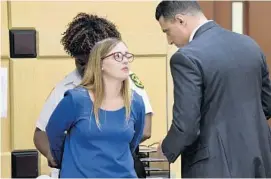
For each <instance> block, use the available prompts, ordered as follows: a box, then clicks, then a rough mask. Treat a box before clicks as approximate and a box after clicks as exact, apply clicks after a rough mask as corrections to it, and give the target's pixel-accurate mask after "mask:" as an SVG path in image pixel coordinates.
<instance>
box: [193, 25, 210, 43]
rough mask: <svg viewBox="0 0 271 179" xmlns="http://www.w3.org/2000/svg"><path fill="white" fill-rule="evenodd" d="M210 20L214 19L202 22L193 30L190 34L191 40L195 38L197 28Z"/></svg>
mask: <svg viewBox="0 0 271 179" xmlns="http://www.w3.org/2000/svg"><path fill="white" fill-rule="evenodd" d="M210 21H213V20H208V21H206V22H204V23H202V24H200V25H199V26H198V27H196V28H195V29H194V30H193V31H192V33H191V35H190V38H189V42H191V41H192V40H193V38H194V36H195V33H196V32H197V30H199V28H200V27H201V26H203V25H204V24H206V23H207V22H210Z"/></svg>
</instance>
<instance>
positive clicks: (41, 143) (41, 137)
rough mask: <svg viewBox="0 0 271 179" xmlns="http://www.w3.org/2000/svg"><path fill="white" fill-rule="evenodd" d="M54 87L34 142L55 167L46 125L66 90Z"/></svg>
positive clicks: (43, 111)
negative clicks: (62, 90)
mask: <svg viewBox="0 0 271 179" xmlns="http://www.w3.org/2000/svg"><path fill="white" fill-rule="evenodd" d="M57 89H58V88H54V89H53V90H52V92H51V93H50V95H49V97H48V98H47V100H46V102H45V104H44V106H43V108H42V111H41V113H40V116H39V118H38V120H37V123H36V129H35V132H34V137H33V142H34V144H35V147H36V148H37V149H38V151H39V152H40V153H41V154H42V155H43V156H44V157H46V158H47V159H48V163H49V166H51V167H55V166H56V164H55V162H54V159H53V157H52V155H51V152H50V150H49V141H48V138H47V135H46V132H45V127H46V126H47V123H48V120H49V118H50V116H51V114H52V112H53V111H54V109H55V107H56V106H57V104H58V103H59V101H60V100H61V99H62V98H63V94H64V92H61V91H59V90H57Z"/></svg>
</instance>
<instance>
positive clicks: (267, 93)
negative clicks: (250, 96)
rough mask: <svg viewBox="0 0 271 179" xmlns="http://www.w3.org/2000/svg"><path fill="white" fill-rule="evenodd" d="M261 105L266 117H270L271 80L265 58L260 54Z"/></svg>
mask: <svg viewBox="0 0 271 179" xmlns="http://www.w3.org/2000/svg"><path fill="white" fill-rule="evenodd" d="M262 59H263V67H262V106H263V111H264V114H265V116H266V118H267V119H269V118H271V82H270V78H269V70H268V66H267V63H266V58H265V56H264V55H263V54H262Z"/></svg>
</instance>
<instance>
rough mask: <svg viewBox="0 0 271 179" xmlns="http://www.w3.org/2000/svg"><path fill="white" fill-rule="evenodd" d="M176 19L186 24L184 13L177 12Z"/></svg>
mask: <svg viewBox="0 0 271 179" xmlns="http://www.w3.org/2000/svg"><path fill="white" fill-rule="evenodd" d="M174 19H175V21H176V22H178V23H180V24H181V25H185V24H186V21H185V18H184V16H183V15H182V14H176V15H175V17H174Z"/></svg>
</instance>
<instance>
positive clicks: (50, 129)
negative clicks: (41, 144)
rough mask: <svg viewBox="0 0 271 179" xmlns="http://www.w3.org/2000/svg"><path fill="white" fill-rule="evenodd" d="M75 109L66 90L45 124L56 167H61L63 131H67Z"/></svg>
mask: <svg viewBox="0 0 271 179" xmlns="http://www.w3.org/2000/svg"><path fill="white" fill-rule="evenodd" d="M75 113H76V109H75V105H74V102H73V98H72V95H71V94H70V92H69V91H68V92H66V93H65V96H64V98H63V99H62V100H61V101H60V103H59V104H58V105H57V107H56V109H55V110H54V111H53V113H52V115H51V117H50V119H49V122H48V124H47V126H46V134H47V136H48V140H49V144H50V150H51V153H52V156H53V158H54V160H55V161H56V163H57V165H58V166H57V168H60V167H61V160H62V155H63V150H64V141H65V136H66V134H65V132H66V131H68V130H69V129H70V128H71V126H72V125H73V123H74V122H75V120H76V114H75Z"/></svg>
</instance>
